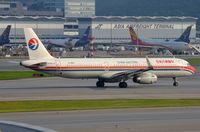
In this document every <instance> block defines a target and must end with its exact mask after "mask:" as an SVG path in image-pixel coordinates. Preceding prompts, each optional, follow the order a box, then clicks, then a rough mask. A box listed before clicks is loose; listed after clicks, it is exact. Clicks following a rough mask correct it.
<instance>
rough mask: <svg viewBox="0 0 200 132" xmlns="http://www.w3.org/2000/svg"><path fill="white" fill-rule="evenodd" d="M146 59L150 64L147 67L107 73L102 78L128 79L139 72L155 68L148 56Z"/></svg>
mask: <svg viewBox="0 0 200 132" xmlns="http://www.w3.org/2000/svg"><path fill="white" fill-rule="evenodd" d="M146 61H147V64H148V67H147V68H146V69H139V70H128V71H122V72H118V73H114V74H109V73H107V75H103V77H102V78H105V77H106V79H109V80H116V79H117V80H118V79H119V80H128V79H129V78H132V77H133V76H137V75H139V74H142V73H144V72H147V71H150V70H153V66H152V65H151V63H150V61H149V59H148V57H146Z"/></svg>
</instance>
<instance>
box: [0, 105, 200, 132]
mask: <svg viewBox="0 0 200 132" xmlns="http://www.w3.org/2000/svg"><path fill="white" fill-rule="evenodd" d="M0 117H1V119H3V120H11V121H16V122H25V123H29V124H33V125H38V126H42V127H46V128H50V129H54V130H55V131H57V132H199V131H200V125H199V122H200V107H185V108H152V109H111V110H89V111H68V112H64V111H63V112H36V113H12V114H0Z"/></svg>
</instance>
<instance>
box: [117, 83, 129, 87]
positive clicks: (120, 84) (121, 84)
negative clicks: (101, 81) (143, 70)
mask: <svg viewBox="0 0 200 132" xmlns="http://www.w3.org/2000/svg"><path fill="white" fill-rule="evenodd" d="M127 86H128V85H127V83H126V82H120V83H119V87H120V88H127Z"/></svg>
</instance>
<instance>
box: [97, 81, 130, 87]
mask: <svg viewBox="0 0 200 132" xmlns="http://www.w3.org/2000/svg"><path fill="white" fill-rule="evenodd" d="M96 86H97V88H103V87H104V86H105V82H104V81H100V80H99V81H97V83H96ZM127 86H128V84H127V83H126V82H120V83H119V87H120V88H127Z"/></svg>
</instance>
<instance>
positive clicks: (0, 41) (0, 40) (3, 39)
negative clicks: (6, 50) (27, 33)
mask: <svg viewBox="0 0 200 132" xmlns="http://www.w3.org/2000/svg"><path fill="white" fill-rule="evenodd" d="M10 29H11V25H8V26H7V27H6V29H5V30H4V32H3V33H2V35H1V36H0V46H4V45H6V44H9V43H10V39H9V35H10Z"/></svg>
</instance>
